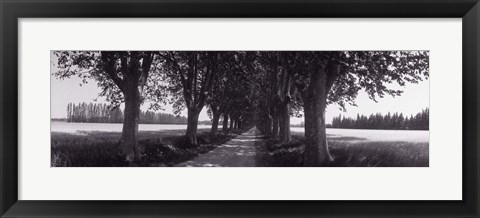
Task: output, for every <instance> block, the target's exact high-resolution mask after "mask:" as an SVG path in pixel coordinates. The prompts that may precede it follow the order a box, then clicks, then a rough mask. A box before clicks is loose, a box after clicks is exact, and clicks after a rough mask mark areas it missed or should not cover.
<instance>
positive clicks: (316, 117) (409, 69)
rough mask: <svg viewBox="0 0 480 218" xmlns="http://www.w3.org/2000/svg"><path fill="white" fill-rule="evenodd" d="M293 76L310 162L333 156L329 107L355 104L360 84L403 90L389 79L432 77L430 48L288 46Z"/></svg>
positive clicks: (381, 92)
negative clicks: (315, 49) (296, 48)
mask: <svg viewBox="0 0 480 218" xmlns="http://www.w3.org/2000/svg"><path fill="white" fill-rule="evenodd" d="M285 55H286V56H287V60H288V61H289V66H290V68H291V69H290V70H289V73H290V74H291V75H292V78H293V82H294V84H295V86H296V88H297V90H298V91H299V92H300V93H301V96H302V102H303V105H304V113H305V160H304V164H305V165H306V166H316V165H318V164H324V163H326V162H328V161H332V160H333V158H332V156H331V155H330V152H329V150H328V145H327V138H326V132H325V108H326V106H327V105H328V104H330V103H336V104H338V105H339V106H340V107H341V108H343V109H344V108H345V104H347V103H349V104H351V105H355V102H354V100H355V98H356V96H357V93H358V91H359V90H360V89H364V90H365V91H366V92H367V93H368V95H369V97H370V98H371V99H372V100H374V101H376V97H377V96H378V97H384V96H385V95H386V94H388V95H392V96H398V95H400V94H401V93H402V91H401V90H395V89H392V88H390V87H388V86H387V85H386V84H389V83H392V82H396V83H398V84H399V85H400V86H404V85H405V84H406V83H407V82H410V83H417V82H418V81H420V80H422V79H423V78H425V77H428V70H429V66H428V56H429V54H428V51H353V52H350V51H320V52H286V53H285Z"/></svg>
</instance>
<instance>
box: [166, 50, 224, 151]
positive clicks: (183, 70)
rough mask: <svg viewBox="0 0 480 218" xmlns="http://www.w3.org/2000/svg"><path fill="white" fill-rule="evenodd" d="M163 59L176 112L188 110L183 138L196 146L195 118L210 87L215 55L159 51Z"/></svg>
mask: <svg viewBox="0 0 480 218" xmlns="http://www.w3.org/2000/svg"><path fill="white" fill-rule="evenodd" d="M159 54H160V56H161V57H162V58H163V60H164V66H163V73H164V74H165V75H166V77H165V79H167V80H168V83H169V85H170V87H169V89H170V93H171V94H172V96H173V99H172V102H174V107H175V108H176V111H177V112H179V111H181V110H182V109H183V108H185V107H186V108H187V111H188V116H187V118H188V124H187V130H186V133H185V136H186V137H187V138H188V140H189V143H190V144H191V145H197V126H198V115H199V114H200V112H201V110H202V109H203V107H204V106H205V101H206V99H207V96H208V94H209V92H210V91H211V88H212V83H213V78H214V75H215V74H216V67H217V59H218V52H210V51H208V52H199V51H167V52H160V53H159Z"/></svg>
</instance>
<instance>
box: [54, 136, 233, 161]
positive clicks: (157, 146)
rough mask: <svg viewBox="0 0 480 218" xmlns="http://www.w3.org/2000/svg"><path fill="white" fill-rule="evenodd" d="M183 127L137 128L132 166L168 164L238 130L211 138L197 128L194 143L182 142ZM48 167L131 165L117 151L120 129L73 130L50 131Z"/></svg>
mask: <svg viewBox="0 0 480 218" xmlns="http://www.w3.org/2000/svg"><path fill="white" fill-rule="evenodd" d="M184 132H185V131H184V130H165V131H155V132H154V131H143V132H139V136H138V138H139V143H140V145H141V146H144V148H145V149H144V153H143V156H142V160H141V161H140V162H136V163H134V165H132V166H143V167H149V166H172V165H175V164H177V163H180V162H183V161H187V160H190V159H192V158H194V157H196V156H198V155H199V154H202V153H206V152H208V151H210V150H212V149H214V148H216V147H217V146H218V145H220V144H223V143H225V142H227V141H228V140H230V139H232V138H234V137H236V136H237V134H239V133H240V132H231V133H229V134H218V136H217V137H215V138H213V137H211V136H210V134H209V131H208V130H207V129H205V130H199V133H198V142H199V145H198V146H185V144H186V143H185V137H184V136H183V134H184ZM51 136H52V138H51V143H52V146H51V166H52V167H124V166H131V165H130V164H129V163H128V162H127V161H125V159H124V158H123V157H122V156H121V155H120V154H119V153H118V152H119V150H118V144H119V139H120V136H121V133H117V132H77V133H76V134H69V133H57V132H52V134H51Z"/></svg>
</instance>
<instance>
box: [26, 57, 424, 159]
mask: <svg viewBox="0 0 480 218" xmlns="http://www.w3.org/2000/svg"><path fill="white" fill-rule="evenodd" d="M429 54H430V52H429V51H428V50H385V51H376V50H369V51H361V50H352V51H346V50H342V51H295V50H292V51H288V50H287V51H264V50H259V51H255V50H239V51H215V50H212V51H210V50H206V51H202V50H198V51H195V50H192V51H186V50H181V51H174V50H160V51H154V50H152V51H148V50H143V51H142V50H132V51H125V50H118V51H107V50H98V51H94V50H78V51H76V50H52V51H50V95H51V96H50V97H51V102H50V108H51V110H50V120H51V121H50V132H51V153H50V160H51V162H50V166H51V167H429V150H430V149H429V110H430V100H429V96H430V91H429V89H430V86H429V73H430V72H429ZM33 110H34V109H33Z"/></svg>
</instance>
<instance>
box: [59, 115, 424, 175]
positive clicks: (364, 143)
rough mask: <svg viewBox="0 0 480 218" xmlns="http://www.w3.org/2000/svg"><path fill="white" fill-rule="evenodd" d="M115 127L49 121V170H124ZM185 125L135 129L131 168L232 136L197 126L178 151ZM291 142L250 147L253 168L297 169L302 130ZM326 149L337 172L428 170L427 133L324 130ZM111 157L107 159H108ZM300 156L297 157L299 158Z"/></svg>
mask: <svg viewBox="0 0 480 218" xmlns="http://www.w3.org/2000/svg"><path fill="white" fill-rule="evenodd" d="M121 128H122V125H121V124H92V123H89V124H85V123H66V122H57V121H54V122H52V126H51V131H52V135H51V136H52V139H51V142H52V154H51V158H52V166H128V163H126V162H125V161H124V160H123V159H122V157H121V156H120V155H118V154H117V149H116V147H117V145H118V139H119V138H120V133H121ZM185 129H186V126H185V125H160V124H141V125H140V126H139V143H140V144H141V145H142V146H144V147H145V155H144V158H143V161H142V163H137V166H173V165H175V164H178V163H181V162H184V161H187V160H191V159H193V158H195V157H196V156H198V155H199V154H203V153H207V152H209V151H211V150H212V149H215V148H216V147H217V146H218V145H220V144H222V143H225V142H226V141H228V140H230V139H231V138H233V137H235V136H236V135H237V134H238V132H237V133H232V134H228V135H225V136H223V135H222V137H220V138H216V139H212V138H210V137H209V135H208V132H209V130H210V126H206V125H199V142H200V144H201V145H200V146H198V147H196V148H189V147H183V146H182V143H183V141H182V137H181V136H182V135H183V134H184V130H185ZM291 130H292V135H293V141H292V142H291V143H288V144H279V143H278V142H277V141H275V140H272V139H265V140H264V141H261V143H255V146H256V147H257V155H258V156H262V158H259V159H261V160H262V161H259V165H257V166H277V167H283V166H301V165H302V161H303V160H302V159H301V157H302V152H303V128H298V127H292V128H291ZM327 138H328V145H329V147H330V151H331V154H332V156H333V157H334V158H335V161H334V162H333V163H331V164H330V165H329V166H337V167H369V166H378V167H428V166H429V132H428V131H408V130H356V129H355V130H354V129H327ZM112 154H113V155H112ZM299 157H300V158H299Z"/></svg>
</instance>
